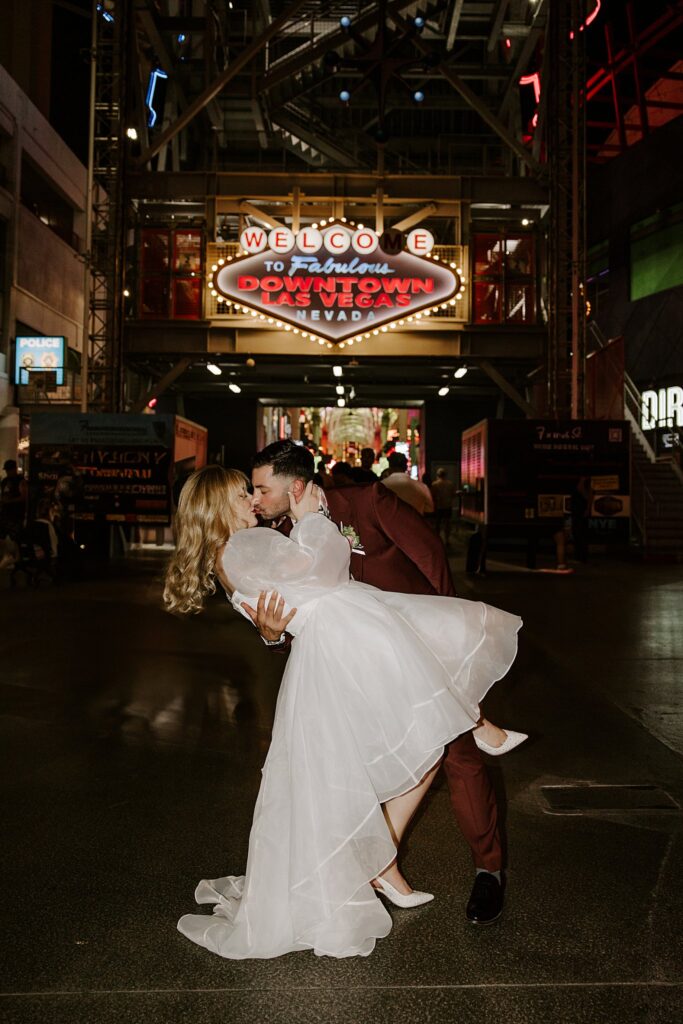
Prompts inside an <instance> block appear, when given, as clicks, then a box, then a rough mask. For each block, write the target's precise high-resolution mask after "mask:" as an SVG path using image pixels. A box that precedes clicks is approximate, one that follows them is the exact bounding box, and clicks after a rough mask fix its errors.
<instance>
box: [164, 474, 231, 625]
mask: <svg viewBox="0 0 683 1024" xmlns="http://www.w3.org/2000/svg"><path fill="white" fill-rule="evenodd" d="M245 486H246V487H248V486H249V481H248V479H247V477H246V476H245V475H244V473H240V471H239V470H238V469H223V467H222V466H204V468H203V469H198V470H197V472H196V473H193V474H192V476H191V477H190V478H189V479H188V480H187V482H186V483H185V484H184V486H183V489H182V491H181V492H180V500H179V501H178V511H177V513H176V517H175V539H176V550H175V552H174V554H173V556H172V558H171V561H170V562H169V565H168V568H167V570H166V580H165V586H164V605H165V607H166V610H167V611H169V612H176V613H177V614H180V615H187V614H189V613H195V614H196V613H197V612H200V611H201V610H202V607H203V604H204V599H205V598H206V597H207V596H208V595H209V594H214V593H215V591H216V576H215V567H216V557H217V555H218V552H219V550H220V549H221V547H222V546H223V545H224V544H225V543H226V541H228V540H229V539H230V536H231V534H232V533H234V531H235V530H236V529H239V527H240V523H239V522H238V520H237V517H236V515H235V503H236V500H237V498H238V496H239V493H240V491H241V490H242V488H244V487H245Z"/></svg>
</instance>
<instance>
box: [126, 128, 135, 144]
mask: <svg viewBox="0 0 683 1024" xmlns="http://www.w3.org/2000/svg"><path fill="white" fill-rule="evenodd" d="M126 135H127V136H128V138H129V139H132V140H133V142H136V141H137V137H138V130H137V128H127V129H126Z"/></svg>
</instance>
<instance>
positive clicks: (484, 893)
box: [465, 871, 503, 924]
mask: <svg viewBox="0 0 683 1024" xmlns="http://www.w3.org/2000/svg"><path fill="white" fill-rule="evenodd" d="M465 913H466V915H467V920H468V921H470V923H471V924H493V922H494V921H497V920H498V918H499V917H500V915H501V914H502V913H503V886H502V885H501V883H500V882H499V881H498V879H497V878H496V876H495V875H492V874H490V873H489V872H488V871H480V872H479V874H478V875H477V877H476V879H475V882H474V887H473V888H472V893H471V895H470V899H469V903H468V904H467V910H466V911H465Z"/></svg>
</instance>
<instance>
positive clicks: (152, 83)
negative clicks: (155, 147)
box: [145, 68, 168, 128]
mask: <svg viewBox="0 0 683 1024" xmlns="http://www.w3.org/2000/svg"><path fill="white" fill-rule="evenodd" d="M159 78H168V75H167V74H166V72H165V71H162V70H161V68H155V69H154V71H153V72H152V73H151V75H150V76H149V85H148V86H147V97H146V99H145V103H146V105H147V108H148V110H149V118H148V119H147V127H148V128H153V127H154V125H155V124H156V123H157V112H156V110H155V109H154V107H153V106H152V101H153V100H154V90H155V89H156V87H157V79H159Z"/></svg>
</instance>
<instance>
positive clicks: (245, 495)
mask: <svg viewBox="0 0 683 1024" xmlns="http://www.w3.org/2000/svg"><path fill="white" fill-rule="evenodd" d="M235 519H236V520H237V529H238V530H248V529H249V527H250V526H257V525H258V520H257V519H256V515H255V513H254V497H253V495H251V494H249V491H248V490H247V488H246V486H243V487H240V489H239V491H238V493H237V497H236V499H235Z"/></svg>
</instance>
